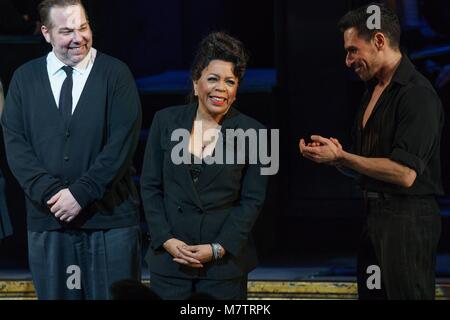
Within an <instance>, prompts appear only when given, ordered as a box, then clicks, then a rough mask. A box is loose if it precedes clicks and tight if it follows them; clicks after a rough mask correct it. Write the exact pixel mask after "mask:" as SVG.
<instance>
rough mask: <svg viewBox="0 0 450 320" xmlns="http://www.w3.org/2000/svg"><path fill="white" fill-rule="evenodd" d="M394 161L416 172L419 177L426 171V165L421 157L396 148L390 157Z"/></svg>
mask: <svg viewBox="0 0 450 320" xmlns="http://www.w3.org/2000/svg"><path fill="white" fill-rule="evenodd" d="M389 159H391V160H392V161H395V162H399V163H401V164H403V165H405V166H407V167H410V168H411V169H413V170H414V171H416V173H417V175H418V176H419V175H421V174H422V173H423V171H424V170H425V163H424V162H423V160H422V159H420V158H419V157H417V156H415V155H413V154H411V153H409V152H407V151H405V150H403V149H399V148H396V149H394V150H393V151H392V153H391V156H390V157H389Z"/></svg>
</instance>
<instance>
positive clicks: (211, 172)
mask: <svg viewBox="0 0 450 320" xmlns="http://www.w3.org/2000/svg"><path fill="white" fill-rule="evenodd" d="M238 114H239V111H237V110H236V109H234V108H231V109H230V110H229V111H228V112H227V114H226V115H225V118H224V120H223V122H222V128H221V130H220V131H221V134H222V141H219V142H220V143H221V145H222V152H223V155H222V156H220V158H222V159H220V160H222V161H223V164H217V163H213V164H209V165H205V166H204V170H203V171H202V173H201V174H200V177H199V180H198V182H197V190H199V191H201V190H203V189H204V188H205V187H207V186H208V185H210V184H211V183H212V182H213V181H214V179H215V178H216V176H217V175H218V174H219V173H220V172H221V171H222V170H223V169H224V168H225V166H226V164H225V161H226V150H229V148H230V147H229V144H230V143H232V142H233V141H228V139H227V137H226V130H227V129H236V126H237V116H238ZM219 142H218V144H219ZM216 151H217V145H216V148H215V151H214V152H215V153H216Z"/></svg>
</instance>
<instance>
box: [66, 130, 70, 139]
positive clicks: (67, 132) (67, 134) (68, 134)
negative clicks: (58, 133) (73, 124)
mask: <svg viewBox="0 0 450 320" xmlns="http://www.w3.org/2000/svg"><path fill="white" fill-rule="evenodd" d="M66 137H67V138H68V137H70V131H69V130H67V131H66Z"/></svg>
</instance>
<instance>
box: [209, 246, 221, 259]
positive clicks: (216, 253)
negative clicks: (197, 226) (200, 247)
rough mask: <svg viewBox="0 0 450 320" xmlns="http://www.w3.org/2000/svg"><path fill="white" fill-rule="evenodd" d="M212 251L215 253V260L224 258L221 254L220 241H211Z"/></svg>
mask: <svg viewBox="0 0 450 320" xmlns="http://www.w3.org/2000/svg"><path fill="white" fill-rule="evenodd" d="M211 248H212V253H213V260H219V259H220V258H222V257H221V256H220V244H218V243H211Z"/></svg>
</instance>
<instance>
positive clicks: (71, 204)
mask: <svg viewBox="0 0 450 320" xmlns="http://www.w3.org/2000/svg"><path fill="white" fill-rule="evenodd" d="M47 205H48V206H49V207H50V211H51V212H52V213H53V214H54V215H55V217H56V218H59V220H61V221H64V222H71V221H72V220H73V219H75V218H76V216H77V215H78V214H79V213H80V211H81V207H80V205H79V204H78V202H77V200H75V198H74V197H73V195H72V193H71V192H70V191H69V189H63V190H61V191H59V192H58V193H57V194H55V195H54V196H53V197H52V198H51V199H50V200H48V201H47Z"/></svg>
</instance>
